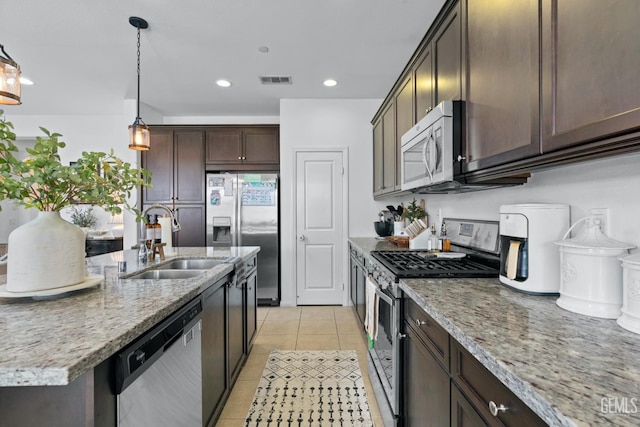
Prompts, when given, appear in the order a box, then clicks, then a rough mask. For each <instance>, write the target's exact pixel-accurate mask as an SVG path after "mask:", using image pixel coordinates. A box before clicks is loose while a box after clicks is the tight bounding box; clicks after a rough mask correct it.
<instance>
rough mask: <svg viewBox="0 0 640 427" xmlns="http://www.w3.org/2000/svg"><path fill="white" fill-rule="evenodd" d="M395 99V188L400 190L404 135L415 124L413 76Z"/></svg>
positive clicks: (405, 82) (407, 80)
mask: <svg viewBox="0 0 640 427" xmlns="http://www.w3.org/2000/svg"><path fill="white" fill-rule="evenodd" d="M394 101H395V104H396V137H395V140H396V153H395V159H396V164H395V171H396V178H395V182H394V188H395V189H396V190H400V189H401V186H402V176H401V172H402V165H401V163H402V135H404V134H405V132H407V131H408V130H409V129H411V126H413V125H414V124H415V123H414V121H413V119H414V116H415V114H414V112H413V77H408V78H406V79H405V81H404V84H403V85H402V86H400V89H399V90H398V92H397V94H396V96H395V97H394Z"/></svg>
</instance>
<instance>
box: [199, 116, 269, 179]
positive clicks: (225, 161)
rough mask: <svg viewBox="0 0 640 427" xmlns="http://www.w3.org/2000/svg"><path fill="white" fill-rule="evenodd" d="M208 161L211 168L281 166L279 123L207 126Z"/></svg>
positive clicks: (232, 168) (233, 168)
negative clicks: (269, 124) (270, 124)
mask: <svg viewBox="0 0 640 427" xmlns="http://www.w3.org/2000/svg"><path fill="white" fill-rule="evenodd" d="M206 164H207V168H208V169H210V170H214V169H224V170H248V169H256V168H257V169H263V170H278V169H279V168H280V166H279V165H280V132H279V126H255V127H248V126H238V127H220V128H215V129H209V130H207V149H206Z"/></svg>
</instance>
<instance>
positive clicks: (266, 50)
mask: <svg viewBox="0 0 640 427" xmlns="http://www.w3.org/2000/svg"><path fill="white" fill-rule="evenodd" d="M258 51H259V52H262V53H268V52H269V48H268V47H267V46H258Z"/></svg>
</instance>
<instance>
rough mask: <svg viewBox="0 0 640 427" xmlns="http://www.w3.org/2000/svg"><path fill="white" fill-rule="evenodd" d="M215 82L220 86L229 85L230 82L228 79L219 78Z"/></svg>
mask: <svg viewBox="0 0 640 427" xmlns="http://www.w3.org/2000/svg"><path fill="white" fill-rule="evenodd" d="M216 84H217V85H218V86H220V87H229V86H231V82H230V81H229V80H223V79H220V80H218V81H217V82H216Z"/></svg>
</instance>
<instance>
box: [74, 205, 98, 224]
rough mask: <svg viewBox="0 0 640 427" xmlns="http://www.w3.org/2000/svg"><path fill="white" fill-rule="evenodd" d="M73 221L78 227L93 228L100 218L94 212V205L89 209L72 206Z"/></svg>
mask: <svg viewBox="0 0 640 427" xmlns="http://www.w3.org/2000/svg"><path fill="white" fill-rule="evenodd" d="M71 222H72V223H74V224H75V225H77V226H78V227H86V228H91V227H93V226H94V225H96V223H97V222H98V218H97V217H96V215H95V213H93V206H89V207H88V208H87V209H81V208H78V207H77V206H72V207H71Z"/></svg>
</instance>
